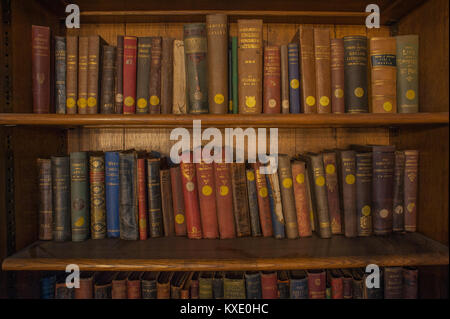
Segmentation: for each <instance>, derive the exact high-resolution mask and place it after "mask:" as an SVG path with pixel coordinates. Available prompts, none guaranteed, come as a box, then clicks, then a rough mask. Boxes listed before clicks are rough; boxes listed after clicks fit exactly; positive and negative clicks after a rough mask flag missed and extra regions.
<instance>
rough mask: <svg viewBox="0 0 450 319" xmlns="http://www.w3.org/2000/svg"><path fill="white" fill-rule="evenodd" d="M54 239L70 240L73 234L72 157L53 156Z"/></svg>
mask: <svg viewBox="0 0 450 319" xmlns="http://www.w3.org/2000/svg"><path fill="white" fill-rule="evenodd" d="M52 191H53V193H52V198H53V210H54V216H53V225H54V226H53V239H54V240H55V241H68V240H70V239H71V238H72V235H71V212H70V159H69V157H52Z"/></svg>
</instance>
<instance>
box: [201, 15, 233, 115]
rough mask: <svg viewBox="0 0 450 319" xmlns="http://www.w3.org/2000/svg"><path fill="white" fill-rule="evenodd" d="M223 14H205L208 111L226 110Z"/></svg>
mask: <svg viewBox="0 0 450 319" xmlns="http://www.w3.org/2000/svg"><path fill="white" fill-rule="evenodd" d="M227 28H228V25H227V16H226V15H225V14H209V15H207V16H206V35H207V40H208V82H209V83H208V89H209V91H208V100H209V113H212V114H225V113H227V112H228V32H227Z"/></svg>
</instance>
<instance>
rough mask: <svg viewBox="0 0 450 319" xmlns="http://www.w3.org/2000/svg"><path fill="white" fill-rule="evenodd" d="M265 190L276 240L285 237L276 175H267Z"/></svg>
mask: <svg viewBox="0 0 450 319" xmlns="http://www.w3.org/2000/svg"><path fill="white" fill-rule="evenodd" d="M266 180H267V189H268V193H269V194H268V197H269V203H270V211H271V214H272V226H273V235H274V237H275V238H277V239H282V238H285V237H286V233H285V227H284V216H283V206H282V204H281V193H280V183H279V179H278V174H277V173H274V174H267V175H266Z"/></svg>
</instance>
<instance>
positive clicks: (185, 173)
mask: <svg viewBox="0 0 450 319" xmlns="http://www.w3.org/2000/svg"><path fill="white" fill-rule="evenodd" d="M180 169H181V182H182V185H183V195H184V208H185V214H186V226H187V235H188V237H189V238H191V239H201V238H202V226H201V219H200V208H199V203H198V190H197V185H196V184H197V176H196V174H195V164H194V163H186V162H182V163H181V164H180Z"/></svg>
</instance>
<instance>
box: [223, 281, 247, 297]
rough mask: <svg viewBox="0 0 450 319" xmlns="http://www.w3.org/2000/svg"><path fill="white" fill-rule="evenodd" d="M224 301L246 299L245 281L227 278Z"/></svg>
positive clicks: (224, 285) (224, 286)
mask: <svg viewBox="0 0 450 319" xmlns="http://www.w3.org/2000/svg"><path fill="white" fill-rule="evenodd" d="M223 298H224V299H245V298H246V296H245V282H244V279H234V278H233V279H232V278H227V277H225V278H224V280H223Z"/></svg>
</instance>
